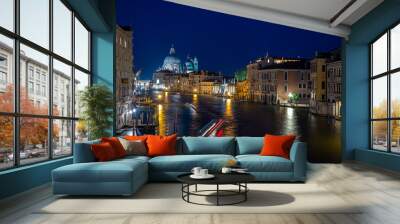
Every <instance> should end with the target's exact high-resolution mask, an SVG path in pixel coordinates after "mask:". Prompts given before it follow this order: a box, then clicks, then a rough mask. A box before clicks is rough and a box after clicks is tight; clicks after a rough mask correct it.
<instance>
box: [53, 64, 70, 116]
mask: <svg viewBox="0 0 400 224" xmlns="http://www.w3.org/2000/svg"><path fill="white" fill-rule="evenodd" d="M53 71H54V73H53V92H52V94H53V114H54V115H56V116H62V117H72V75H71V72H72V69H71V66H69V65H66V64H64V63H62V62H60V61H58V60H56V59H54V60H53Z"/></svg>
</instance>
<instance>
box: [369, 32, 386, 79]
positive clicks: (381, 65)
mask: <svg viewBox="0 0 400 224" xmlns="http://www.w3.org/2000/svg"><path fill="white" fill-rule="evenodd" d="M372 71H373V72H372V74H373V75H374V76H375V75H378V74H381V73H383V72H386V71H387V34H385V35H383V36H382V37H381V38H379V39H378V40H377V41H375V43H373V44H372Z"/></svg>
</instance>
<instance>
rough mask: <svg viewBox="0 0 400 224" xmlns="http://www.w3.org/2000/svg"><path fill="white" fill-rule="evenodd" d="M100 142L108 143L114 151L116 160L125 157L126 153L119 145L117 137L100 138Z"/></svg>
mask: <svg viewBox="0 0 400 224" xmlns="http://www.w3.org/2000/svg"><path fill="white" fill-rule="evenodd" d="M101 142H102V143H103V142H108V143H110V145H111V146H112V148H113V149H114V152H115V155H116V156H117V158H122V157H125V156H126V151H125V149H124V146H123V145H122V144H121V142H120V141H119V139H118V138H117V137H104V138H101Z"/></svg>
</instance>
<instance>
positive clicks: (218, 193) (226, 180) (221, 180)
mask: <svg viewBox="0 0 400 224" xmlns="http://www.w3.org/2000/svg"><path fill="white" fill-rule="evenodd" d="M190 175H191V173H189V174H182V175H179V176H178V177H177V179H178V181H180V182H181V183H182V189H181V190H182V199H183V200H184V201H186V202H188V203H192V204H198V205H217V206H222V205H234V204H239V203H242V202H245V201H246V200H247V192H248V191H249V188H248V187H247V183H249V182H252V181H254V180H255V177H254V176H253V175H251V174H248V173H229V174H222V173H217V174H213V175H214V176H215V177H214V178H212V179H193V178H191V177H190ZM197 185H215V186H216V189H215V190H198V189H197ZM220 185H236V186H238V188H237V190H224V189H220ZM190 186H195V190H194V191H190ZM209 192H214V193H215V194H206V193H209ZM190 196H203V197H216V199H217V203H216V204H202V203H197V202H193V201H191V200H190ZM232 196H240V199H239V200H237V201H234V202H231V203H223V202H222V203H221V197H232Z"/></svg>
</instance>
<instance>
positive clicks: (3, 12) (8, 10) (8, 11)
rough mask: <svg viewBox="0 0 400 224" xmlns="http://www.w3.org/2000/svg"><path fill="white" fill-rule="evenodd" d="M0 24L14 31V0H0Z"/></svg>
mask: <svg viewBox="0 0 400 224" xmlns="http://www.w3.org/2000/svg"><path fill="white" fill-rule="evenodd" d="M0 26H2V27H3V28H6V29H8V30H10V31H14V0H1V1H0Z"/></svg>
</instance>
